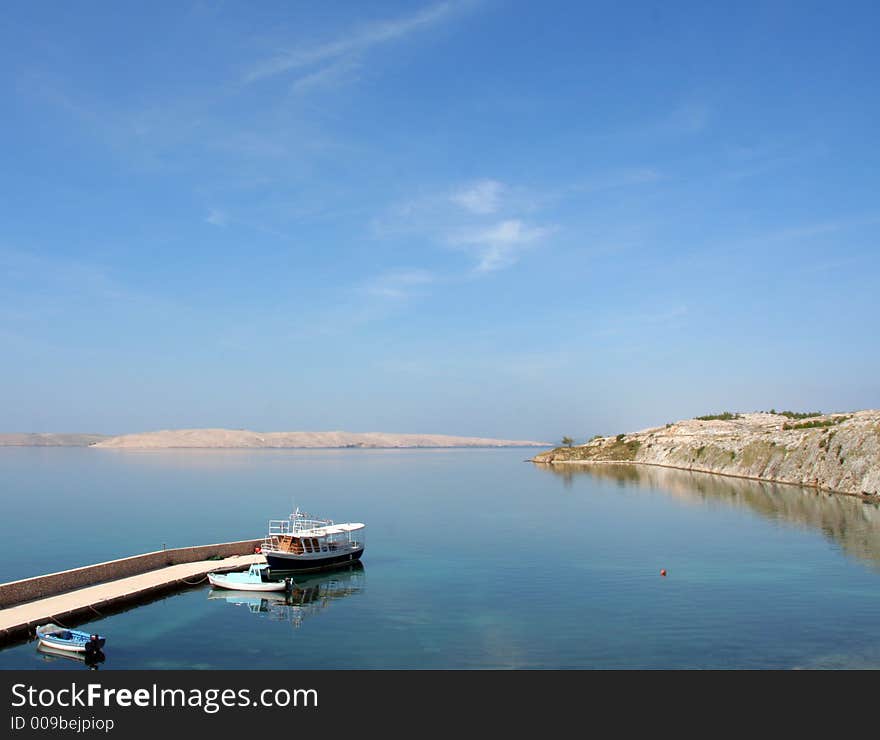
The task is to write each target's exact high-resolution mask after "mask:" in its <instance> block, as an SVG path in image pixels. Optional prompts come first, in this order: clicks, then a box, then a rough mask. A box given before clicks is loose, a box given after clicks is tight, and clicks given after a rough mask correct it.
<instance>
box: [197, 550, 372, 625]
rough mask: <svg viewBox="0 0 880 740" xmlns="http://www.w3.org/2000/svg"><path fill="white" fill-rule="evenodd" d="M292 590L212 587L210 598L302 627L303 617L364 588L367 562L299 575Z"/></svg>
mask: <svg viewBox="0 0 880 740" xmlns="http://www.w3.org/2000/svg"><path fill="white" fill-rule="evenodd" d="M293 581H294V586H293V589H292V590H291V591H290V592H289V593H284V592H283V591H264V592H259V591H231V590H227V589H221V588H212V589H211V590H210V592H209V593H208V599H210V600H220V601H225V602H227V603H228V604H232V605H234V606H246V607H247V608H248V609H249V610H250V612H251V614H256V615H261V616H266V617H268V618H269V619H274V620H277V621H282V622H290V623H291V624H292V625H293V626H294V627H299V626H300V625H301V624H302V622H303V619H305V618H306V617H308V616H311V615H313V614H317V613H318V612H320V611H322V610H323V609H326V608H327V607H328V606H329V605H330V603H331V602H332V601H335V600H338V599H344V598H346V597H347V596H352V595H354V594H358V593H360V592H361V591H363V588H364V565H363V563H360V562H354V563H352V564H351V565H349V566H347V567H345V568H343V569H338V570H334V571H332V572H327V573H316V574H313V575H298V576H295V577H294V578H293Z"/></svg>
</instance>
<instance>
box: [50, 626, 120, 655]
mask: <svg viewBox="0 0 880 740" xmlns="http://www.w3.org/2000/svg"><path fill="white" fill-rule="evenodd" d="M36 632H37V639H38V640H39V644H40V645H43V646H45V647H50V648H55V649H56V650H65V651H67V652H70V653H97V652H98V651H99V650H100V649H101V648H102V647H104V643H105V642H106V639H105V638H104V637H102V636H101V635H93V634H90V633H88V632H82V631H81V630H69V629H66V628H65V627H59V626H58V625H57V624H51V623H50V624H43V625H40V626H39V627H37V630H36Z"/></svg>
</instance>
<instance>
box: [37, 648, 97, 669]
mask: <svg viewBox="0 0 880 740" xmlns="http://www.w3.org/2000/svg"><path fill="white" fill-rule="evenodd" d="M37 653H38V654H39V655H40V657H41V658H42V659H43V660H45V661H46V662H47V663H53V662H55V661H56V660H72V661H73V662H74V663H80V664H82V666H83V667H84V668H88V669H89V670H91V671H97V670H98V666H99V665H100V664H101V663H103V662H104V660H105V659H106V658H105V657H104V653H103V652H102V651H101V650H98V651H97V652H95V653H89V654H86V653H74V652H71V651H69V650H59V649H58V648H53V647H49V646H48V645H44V644H39V645H37Z"/></svg>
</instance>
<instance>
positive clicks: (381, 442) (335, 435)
mask: <svg viewBox="0 0 880 740" xmlns="http://www.w3.org/2000/svg"><path fill="white" fill-rule="evenodd" d="M92 447H95V448H116V449H168V448H261V447H265V448H284V447H306V448H322V447H343V448H345V447H360V448H382V447H394V448H403V447H547V443H546V442H534V441H530V440H510V439H487V438H484V437H453V436H450V435H446V434H390V433H386V432H362V433H358V432H252V431H248V430H246V429H239V430H233V429H171V430H165V431H159V432H144V433H141V434H123V435H122V436H119V437H105V438H102V439H100V440H98V441H96V443H95V444H93V445H92Z"/></svg>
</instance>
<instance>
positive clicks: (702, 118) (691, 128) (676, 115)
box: [662, 101, 711, 134]
mask: <svg viewBox="0 0 880 740" xmlns="http://www.w3.org/2000/svg"><path fill="white" fill-rule="evenodd" d="M710 118H711V111H710V109H709V106H708V105H706V104H704V103H700V102H695V101H691V102H688V103H684V104H682V105H680V106H678V107H677V108H675V109H674V110H673V111H672V112H671V113H670V114H669V116H668V117H667V118H666V120H665V121H664V122H663V124H662V128H665V129H667V130H669V131H672V132H675V133H682V134H696V133H699V132H700V131H702V130H703V129H705V128H706V127H707V126H708V125H709V120H710Z"/></svg>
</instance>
